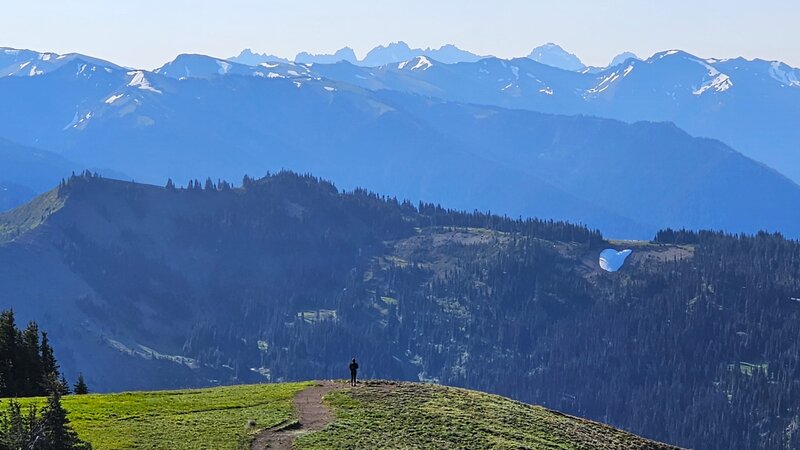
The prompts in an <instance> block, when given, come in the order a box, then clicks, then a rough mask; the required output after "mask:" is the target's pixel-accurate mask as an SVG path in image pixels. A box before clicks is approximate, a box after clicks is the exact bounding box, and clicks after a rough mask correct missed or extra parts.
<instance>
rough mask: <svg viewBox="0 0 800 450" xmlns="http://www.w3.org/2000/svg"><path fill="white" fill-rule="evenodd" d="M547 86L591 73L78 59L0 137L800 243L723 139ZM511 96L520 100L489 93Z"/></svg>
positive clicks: (167, 171) (10, 85)
mask: <svg viewBox="0 0 800 450" xmlns="http://www.w3.org/2000/svg"><path fill="white" fill-rule="evenodd" d="M670 57H673V56H670ZM37 58H38V57H37ZM56 59H58V57H56ZM662 59H664V60H667V59H669V58H668V57H667V56H664V58H662ZM37 61H38V59H37ZM631 64H639V63H637V62H635V61H634V62H632V63H631ZM641 64H645V66H643V67H642V68H641V70H639V71H645V69H648V68H650V65H648V64H653V65H655V64H656V63H655V62H651V63H641ZM687 64H689V65H690V67H694V66H698V63H695V62H689V63H687ZM698 67H700V66H698ZM615 70H617V71H620V70H623V69H622V68H621V66H620V67H619V68H617V69H615ZM625 70H627V69H625ZM484 71H485V72H487V73H489V74H491V73H496V74H504V76H506V77H511V78H512V79H510V80H507V82H506V81H501V82H498V81H496V79H497V78H496V77H497V76H498V75H485V74H483V72H484ZM542 71H543V72H542ZM540 72H541V73H540ZM636 73H638V71H637V70H633V71H632V72H630V71H629V72H628V77H634V74H636ZM533 74H537V75H533ZM484 75H485V76H484ZM540 75H541V76H542V77H543V76H544V75H548V76H552V77H554V78H559V77H565V78H564V82H565V83H567V82H568V83H587V86H588V81H587V79H586V78H585V77H587V76H594V75H587V74H581V73H578V72H565V71H561V70H559V69H555V68H552V67H549V66H544V65H541V64H538V63H536V62H534V61H531V60H529V59H524V60H519V61H517V60H515V61H511V62H507V61H501V60H497V59H484V60H481V61H480V62H477V63H460V64H455V65H445V64H442V63H439V62H436V61H433V60H431V59H429V58H427V57H417V58H415V59H413V60H411V61H408V62H405V63H400V64H398V65H396V66H384V67H382V68H379V69H363V68H359V67H356V66H353V65H352V64H349V63H338V64H334V65H324V64H315V65H313V66H311V67H309V66H306V65H302V64H293V63H271V64H267V63H265V64H262V65H259V66H247V65H241V64H235V63H231V62H229V61H224V60H219V59H214V58H210V57H206V56H202V55H181V56H179V57H178V58H177V59H176V60H175V61H173V62H171V63H169V64H167V65H165V66H163V67H161V68H159V69H157V70H156V71H155V72H147V71H141V70H129V69H121V68H118V67H116V66H114V65H113V64H111V63H108V64H98V63H93V62H92V59H90V58H82V57H80V56H75V57H74V58H72V59H70V60H69V61H67V62H65V63H63V64H61V65H59V66H58V67H54V68H52V69H50V70H49V71H46V72H44V73H41V74H39V75H36V76H18V75H15V76H6V77H2V78H0V101H3V103H4V104H10V103H12V102H14V103H16V104H17V105H18V106H17V107H15V108H14V109H4V110H0V119H2V120H1V121H0V135H3V136H6V137H9V138H11V139H13V140H14V141H17V142H20V143H25V144H27V145H36V146H38V147H41V148H47V149H49V150H51V151H55V152H57V153H59V154H61V155H63V156H64V157H66V158H69V159H70V160H74V161H78V162H79V163H80V164H82V165H84V166H86V167H107V168H109V169H113V170H116V171H118V172H124V173H126V174H128V175H129V176H131V177H133V178H134V179H137V180H143V181H150V182H156V183H159V184H160V183H163V182H165V180H166V179H167V178H173V179H174V180H175V181H177V182H178V183H179V184H182V183H184V182H185V180H188V179H193V178H198V179H205V178H206V177H211V178H212V179H214V180H216V179H219V178H222V179H228V180H238V179H240V178H241V177H242V175H244V174H245V173H259V172H261V173H263V172H266V171H269V170H280V169H282V168H291V169H294V170H299V171H309V172H313V173H317V174H320V175H322V176H325V177H330V178H332V179H335V180H337V181H338V182H339V183H340V184H341V185H342V186H344V187H347V188H353V187H356V186H366V187H368V188H370V189H375V190H380V191H381V192H385V193H387V194H390V195H396V196H398V197H401V198H409V199H412V200H415V201H416V200H421V199H426V200H431V201H436V202H440V203H443V204H446V205H448V206H451V207H456V208H463V209H473V208H478V209H481V210H492V211H496V212H498V213H502V214H509V215H511V216H520V215H522V216H538V217H545V218H559V219H568V220H572V221H576V222H581V223H586V224H588V225H590V226H591V227H599V228H602V229H603V230H604V231H605V232H607V233H609V234H611V235H615V236H627V237H648V236H650V235H652V233H654V232H655V231H656V230H657V229H658V228H660V227H665V226H671V227H690V228H713V229H725V230H728V231H733V232H751V233H752V232H756V231H758V230H761V229H766V230H770V231H781V232H783V233H786V234H787V235H789V236H798V235H800V220H798V214H800V213H797V212H795V211H794V210H793V209H791V208H785V207H783V206H782V205H785V204H792V203H796V202H797V201H798V199H800V188H798V186H797V185H796V184H794V183H792V182H790V181H788V180H786V179H785V178H784V177H782V176H781V175H780V174H778V173H776V172H774V171H772V170H770V169H768V168H766V167H764V166H763V165H761V164H759V163H757V162H755V161H752V160H750V159H747V158H745V157H743V156H742V155H740V154H738V153H736V152H735V151H734V150H732V149H730V148H729V147H726V146H725V145H723V144H721V143H719V142H717V141H712V140H708V139H697V138H693V137H691V136H689V135H687V134H686V133H684V132H683V131H681V130H679V129H678V128H676V127H674V126H672V125H669V124H658V123H645V122H642V123H634V124H625V123H622V122H617V121H613V120H604V119H598V118H590V117H580V116H579V117H566V116H560V115H550V114H541V113H536V112H531V111H524V110H521V109H514V108H522V107H525V108H534V107H535V105H539V103H531V104H529V103H527V102H528V101H529V100H530V101H531V102H533V101H534V100H536V99H540V98H542V99H545V100H548V99H553V98H554V97H555V95H549V94H547V92H544V93H543V92H541V90H542V89H544V88H540V89H538V90H528V89H527V87H526V86H527V85H525V83H534V80H533V78H535V77H537V76H540ZM598 76H600V75H598ZM514 77H519V80H518V81H517V83H518V84H519V86H517V87H516V88H514V79H516V78H514ZM631 79H633V78H631ZM337 80H338V81H337ZM454 80H461V81H462V82H464V83H467V84H465V85H459V84H458V82H456V81H454ZM423 81H424V83H423ZM523 81H524V82H525V83H523ZM773 81H775V80H773ZM502 83H506V84H508V85H509V86H512V88H514V89H519V93H520V95H519V96H513V95H512V96H509V95H507V94H505V93H503V92H504V91H503V90H502V89H501V90H498V92H500V94H492V95H491V96H489V93H491V91H490V90H489V89H488V87H489V86H497V85H498V84H502ZM542 83H544V82H542ZM534 84H536V83H534ZM357 85H360V86H357ZM542 85H544V84H542ZM437 86H438V87H437ZM547 86H548V88H551V89H553V90H554V92H561V91H562V90H563V89H566V88H562V86H561V85H556V84H553V85H550V84H548V85H547ZM620 86H621V85H620ZM587 89H589V88H587ZM509 90H511V88H509ZM545 90H546V89H545ZM404 91H406V92H404ZM712 91H713V89H712ZM604 92H605V91H604ZM604 92H603V94H604ZM423 94H424V95H423ZM484 94H485V95H487V97H482V96H483V95H484ZM620 95H621V94H620ZM688 95H690V97H691V98H693V99H694V98H696V97H698V96H694V95H693V94H691V93H689V94H688ZM704 95H705V94H704ZM428 96H431V97H428ZM433 97H443V98H445V99H447V100H439V99H436V98H433ZM700 97H702V96H700ZM570 98H571V97H568V98H567V99H566V101H562V100H561V98H560V97H559V98H558V99H557V100H555V99H554V100H552V101H554V102H556V103H552V104H549V103H543V105H545V106H547V105H551V107H549V108H550V109H552V110H554V111H552V112H559V113H564V112H569V110H570V109H571V108H575V109H579V107H580V106H581V105H585V104H587V101H586V100H585V99H583V98H582V97H581V98H579V97H574V98H572V99H571V100H570ZM453 100H457V101H453ZM536 101H537V102H538V101H539V100H536ZM470 103H471V104H470ZM476 103H487V104H488V103H500V104H502V106H504V107H507V108H509V109H506V108H499V107H496V106H480V105H477V104H476ZM532 105H533V106H532ZM559 105H560V106H559ZM570 105H572V106H570ZM664 108H665V109H667V108H666V106H664ZM783 120H787V119H783ZM739 180H746V182H744V183H742V182H740V181H739ZM9 181H12V182H16V180H13V179H12V180H9ZM765 197H769V198H774V199H778V200H776V202H763V201H761V199H762V198H765Z"/></svg>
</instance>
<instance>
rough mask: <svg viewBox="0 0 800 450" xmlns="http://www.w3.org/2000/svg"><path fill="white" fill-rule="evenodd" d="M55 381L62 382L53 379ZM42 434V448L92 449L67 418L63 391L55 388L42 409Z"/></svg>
mask: <svg viewBox="0 0 800 450" xmlns="http://www.w3.org/2000/svg"><path fill="white" fill-rule="evenodd" d="M53 382H54V383H56V384H60V382H58V381H56V380H53ZM41 421H42V426H41V430H42V431H41V436H42V445H41V446H40V447H38V446H37V448H41V449H42V450H72V449H90V448H91V446H90V445H89V444H88V443H86V442H83V441H81V440H80V439H79V438H78V434H77V433H75V430H73V429H72V427H71V426H70V423H69V419H68V418H67V411H66V410H65V409H64V408H63V407H62V406H61V392H60V391H59V389H54V390H53V392H52V393H51V394H50V396H49V397H48V398H47V406H46V407H45V408H44V409H43V410H42V418H41Z"/></svg>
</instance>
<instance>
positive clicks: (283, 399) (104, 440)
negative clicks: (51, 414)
mask: <svg viewBox="0 0 800 450" xmlns="http://www.w3.org/2000/svg"><path fill="white" fill-rule="evenodd" d="M309 385H310V383H290V384H263V385H248V386H231V387H219V388H210V389H197V390H181V391H160V392H132V393H122V394H97V395H85V396H75V395H70V396H67V397H64V399H63V405H64V407H65V408H66V409H67V410H68V411H69V418H70V420H71V421H72V425H73V427H74V428H75V430H76V431H77V432H78V435H79V436H80V437H81V438H82V439H84V440H86V441H89V442H90V443H91V444H92V446H93V448H94V449H95V450H111V449H174V450H182V449H186V450H190V449H191V450H196V449H214V450H216V449H237V448H242V447H244V448H246V443H247V442H249V438H250V436H251V435H252V433H255V432H257V431H258V430H260V429H263V428H269V427H272V426H274V425H277V424H279V423H281V422H283V421H285V420H288V419H291V418H292V417H293V407H292V399H293V398H294V396H295V394H296V393H297V392H299V391H301V390H303V389H305V388H306V387H307V386H309ZM31 401H32V400H30V399H27V400H25V401H23V404H27V403H29V402H31ZM37 401H41V402H43V400H41V399H38V400H37ZM251 420H253V421H255V427H252V426H248V424H249V422H250V421H251Z"/></svg>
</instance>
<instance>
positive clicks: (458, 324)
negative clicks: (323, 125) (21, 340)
mask: <svg viewBox="0 0 800 450" xmlns="http://www.w3.org/2000/svg"><path fill="white" fill-rule="evenodd" d="M658 239H659V240H660V241H661V242H660V243H642V242H639V243H635V242H613V243H607V242H604V241H603V238H602V237H601V235H600V234H599V233H597V232H592V231H589V230H587V229H585V228H582V227H578V226H574V225H569V224H565V223H553V222H541V221H536V220H526V221H519V220H509V219H503V218H500V217H496V216H491V215H483V214H477V213H474V214H464V213H457V212H452V211H448V210H444V209H442V208H439V207H436V206H433V205H428V204H422V205H418V206H415V205H412V204H410V203H407V202H405V203H404V202H398V201H396V200H393V199H387V198H382V197H379V196H377V195H374V194H370V193H368V192H366V191H362V190H358V191H355V192H348V193H341V192H339V191H338V190H337V189H336V188H335V187H334V186H333V185H331V184H329V183H327V182H322V181H319V180H317V179H315V178H313V177H310V176H298V175H294V174H291V173H281V174H278V175H274V176H270V177H267V178H264V179H262V180H258V181H254V180H252V179H245V180H244V186H243V187H242V188H232V187H231V186H230V185H228V184H227V183H224V182H223V183H218V184H217V183H212V182H211V181H210V180H209V181H208V182H206V183H205V186H203V185H201V183H194V182H193V183H191V186H190V188H188V189H176V188H174V187H172V186H170V187H168V188H161V187H155V186H148V185H141V184H133V183H127V182H119V181H112V180H105V179H100V178H96V177H92V176H80V177H74V178H72V179H70V180H69V181H68V182H67V183H65V184H63V185H61V186H60V187H59V188H58V189H56V190H54V191H51V192H50V193H48V194H46V195H44V196H41V197H39V198H37V199H36V200H35V201H33V202H31V203H29V204H27V205H25V206H23V207H21V208H18V209H16V210H13V211H10V212H7V213H4V214H2V215H0V307H2V308H8V307H12V306H13V308H14V310H15V313H16V314H17V317H18V320H19V322H20V323H24V321H25V320H27V319H36V320H37V322H39V323H40V324H41V325H42V326H43V327H45V328H46V329H48V330H50V332H51V334H52V336H53V339H52V340H53V342H56V343H57V344H56V352H57V356H58V358H59V361H60V362H61V364H62V367H63V368H64V370H65V372H66V374H67V376H68V378H74V376H75V374H74V373H72V371H75V370H76V367H80V368H81V369H82V370H83V371H84V372H85V375H86V377H87V382H88V383H89V385H91V386H93V387H95V388H96V389H99V390H110V389H114V390H117V389H133V388H141V387H148V388H155V387H177V386H191V385H196V386H199V385H209V384H215V383H219V382H235V381H258V380H262V381H264V380H272V381H280V380H293V379H308V378H334V377H341V376H342V370H343V367H344V365H345V363H346V361H348V360H349V359H350V358H351V357H353V356H358V357H359V358H360V359H361V360H362V367H363V372H364V375H365V376H367V377H380V378H398V379H408V380H433V381H439V382H442V383H446V384H451V385H458V386H466V387H471V388H477V389H484V390H488V391H491V392H496V393H500V394H503V395H508V396H511V397H513V398H516V399H520V400H523V401H528V402H532V403H540V404H543V405H545V406H548V407H552V408H554V409H559V410H563V411H565V412H569V413H573V414H575V415H579V416H584V417H589V418H592V419H596V420H600V421H603V422H608V423H611V424H613V425H615V426H619V427H621V428H623V429H627V430H631V431H633V432H635V433H637V434H642V435H644V436H647V437H650V438H654V439H658V440H662V441H666V442H672V443H675V444H678V445H682V446H687V447H694V448H708V449H716V448H719V449H723V448H759V447H761V448H785V447H787V446H788V447H794V446H797V445H798V439H800V436H798V435H797V434H796V433H795V431H794V430H796V429H797V427H796V424H797V423H800V419H798V415H799V414H800V413H799V410H798V408H800V393H798V391H797V390H796V389H795V388H794V386H795V385H796V384H797V382H798V381H800V362H799V361H798V356H797V355H798V354H800V348H798V344H799V343H798V340H797V336H798V331H800V330H798V327H800V325H798V324H800V320H798V319H800V301H798V298H800V273H798V272H800V263H798V262H800V245H798V244H797V243H796V242H793V241H787V240H785V239H783V238H782V237H780V236H777V235H771V234H759V235H757V236H751V237H748V236H743V237H736V236H728V235H722V234H716V233H709V232H703V233H700V234H693V233H687V232H677V233H676V232H671V231H670V232H662V233H660V234H659V236H658ZM609 246H611V247H615V248H618V249H622V248H632V249H633V250H634V251H633V254H632V255H631V256H630V257H629V258H628V260H627V262H626V263H625V266H623V268H622V269H621V270H620V271H619V272H616V273H608V272H604V271H601V270H600V269H599V267H598V265H597V257H598V254H599V253H600V251H601V250H602V249H604V248H606V247H609Z"/></svg>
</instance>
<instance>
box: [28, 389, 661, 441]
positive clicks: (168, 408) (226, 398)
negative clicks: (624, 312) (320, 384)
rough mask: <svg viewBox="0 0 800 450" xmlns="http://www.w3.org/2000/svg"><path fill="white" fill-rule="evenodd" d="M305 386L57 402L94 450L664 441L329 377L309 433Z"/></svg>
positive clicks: (540, 413)
mask: <svg viewBox="0 0 800 450" xmlns="http://www.w3.org/2000/svg"><path fill="white" fill-rule="evenodd" d="M311 386H313V383H288V384H263V385H248V386H233V387H220V388H209V389H198V390H182V391H162V392H133V393H121V394H105V395H103V394H95V395H87V396H68V397H65V398H64V401H63V403H64V406H65V407H66V408H67V409H68V410H69V418H70V420H71V421H72V424H73V427H74V428H75V430H76V431H77V432H78V434H79V436H80V437H81V438H82V439H85V440H87V441H89V442H90V443H91V444H92V445H93V446H94V448H95V449H96V450H110V449H171V450H181V449H241V448H248V447H249V446H250V442H251V441H252V439H253V438H254V437H255V436H256V435H257V434H258V433H259V432H260V431H261V430H264V429H268V428H273V427H277V428H278V429H282V428H284V429H286V430H292V429H297V428H299V430H297V431H288V432H289V433H292V434H291V436H292V437H291V438H290V439H289V440H290V441H291V439H294V443H293V448H295V449H301V450H302V449H306V450H310V449H346V448H348V449H456V448H458V449H488V448H491V449H598V450H599V449H653V450H655V449H670V448H672V447H669V446H667V445H664V444H659V443H656V442H653V441H649V440H645V439H642V438H639V437H637V436H635V435H632V434H629V433H625V432H623V431H620V430H617V429H615V428H611V427H609V426H606V425H602V424H599V423H596V422H591V421H587V420H584V419H579V418H576V417H571V416H567V415H564V414H561V413H558V412H554V411H551V410H548V409H545V408H542V407H539V406H531V405H526V404H524V403H519V402H515V401H512V400H509V399H507V398H503V397H499V396H495V395H489V394H485V393H481V392H476V391H469V390H464V389H456V388H448V387H442V386H437V385H429V384H417V383H394V382H367V383H364V384H362V385H359V386H358V387H357V388H354V389H353V388H349V387H347V386H346V384H345V383H337V384H336V385H335V387H334V389H333V390H332V391H331V392H330V393H329V394H327V395H326V396H325V397H324V399H323V403H324V406H325V407H327V408H329V410H330V417H331V419H332V422H331V423H329V424H327V426H325V427H324V428H323V429H322V430H321V431H317V432H308V431H304V427H303V424H302V418H300V420H301V423H300V424H299V426H294V427H293V426H292V424H293V423H294V424H295V425H297V424H296V421H297V420H298V412H299V411H297V409H296V408H297V406H296V405H295V406H293V399H294V397H295V396H296V395H297V394H298V393H299V392H301V391H303V390H304V389H308V388H311ZM26 401H27V402H31V401H38V402H42V401H43V400H42V399H29V400H26ZM301 415H302V414H300V416H301ZM279 425H280V426H279ZM287 425H288V426H287ZM281 432H284V431H278V433H281ZM268 448H283V447H281V446H279V445H277V444H276V445H275V446H274V447H272V446H270V447H268Z"/></svg>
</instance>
